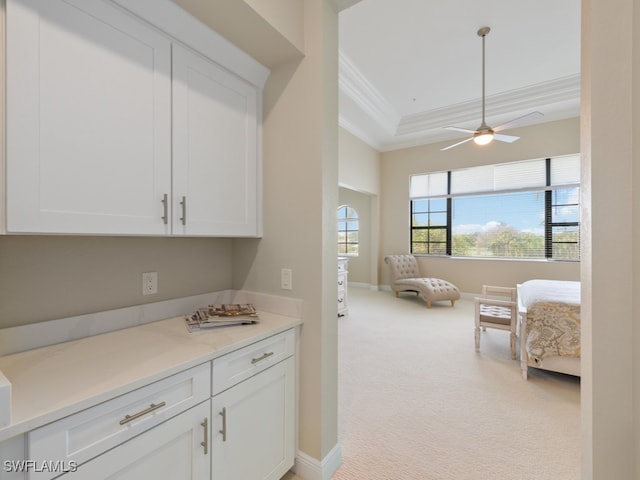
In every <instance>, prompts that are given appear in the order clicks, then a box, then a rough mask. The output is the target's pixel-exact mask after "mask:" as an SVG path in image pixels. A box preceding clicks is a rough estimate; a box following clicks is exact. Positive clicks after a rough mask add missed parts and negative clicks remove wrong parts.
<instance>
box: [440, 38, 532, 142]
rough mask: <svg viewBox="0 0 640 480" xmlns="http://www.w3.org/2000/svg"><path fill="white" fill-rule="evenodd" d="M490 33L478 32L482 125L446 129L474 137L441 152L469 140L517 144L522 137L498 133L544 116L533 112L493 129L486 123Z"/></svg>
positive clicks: (448, 127)
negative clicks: (486, 51) (487, 40)
mask: <svg viewBox="0 0 640 480" xmlns="http://www.w3.org/2000/svg"><path fill="white" fill-rule="evenodd" d="M490 31H491V28H489V27H482V28H480V29H479V30H478V32H477V33H478V36H479V37H481V38H482V123H481V124H480V127H478V129H477V130H469V129H466V128H460V127H454V126H447V127H444V128H447V129H449V130H456V131H459V132H465V133H471V134H472V135H473V136H472V137H470V138H467V139H465V140H462V141H460V142H458V143H454V144H453V145H449V146H448V147H444V148H442V149H440V150H441V151H445V150H449V149H450V148H453V147H457V146H458V145H462V144H463V143H467V142H468V141H469V140H473V142H474V143H475V144H476V145H488V144H489V143H491V142H492V141H493V140H494V139H495V140H498V141H500V142H506V143H512V142H515V141H516V140H518V139H519V138H520V137H516V136H514V135H504V134H498V133H497V132H499V131H501V130H506V129H507V128H513V127H515V126H517V125H523V124H525V123H527V122H530V121H533V120H535V119H536V118H540V117H542V116H543V115H542V113H540V112H531V113H528V114H526V115H523V116H521V117H518V118H514V119H513V120H510V121H508V122H507V123H504V124H502V125H500V126H499V127H495V128H492V127H490V126H488V125H487V123H486V122H485V73H484V70H485V59H484V40H485V37H486V36H487V35H488V34H489V32H490Z"/></svg>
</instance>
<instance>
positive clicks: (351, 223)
mask: <svg viewBox="0 0 640 480" xmlns="http://www.w3.org/2000/svg"><path fill="white" fill-rule="evenodd" d="M359 229H360V222H359V220H358V212H356V210H355V209H354V208H352V207H350V206H348V205H343V206H341V207H338V255H342V256H345V255H346V256H354V257H355V256H357V255H358V232H359Z"/></svg>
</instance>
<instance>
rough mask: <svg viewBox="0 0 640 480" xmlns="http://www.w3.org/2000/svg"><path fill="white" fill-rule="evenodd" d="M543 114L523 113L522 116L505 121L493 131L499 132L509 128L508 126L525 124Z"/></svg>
mask: <svg viewBox="0 0 640 480" xmlns="http://www.w3.org/2000/svg"><path fill="white" fill-rule="evenodd" d="M543 116H544V114H542V113H541V112H531V113H527V114H526V115H523V116H521V117H518V118H514V119H513V120H509V121H508V122H507V123H503V124H502V125H500V126H499V127H496V128H494V129H493V131H494V132H499V131H501V130H507V129H508V128H514V127H517V126H519V125H524V124H525V123H529V122H533V121H534V120H537V119H538V118H540V117H543Z"/></svg>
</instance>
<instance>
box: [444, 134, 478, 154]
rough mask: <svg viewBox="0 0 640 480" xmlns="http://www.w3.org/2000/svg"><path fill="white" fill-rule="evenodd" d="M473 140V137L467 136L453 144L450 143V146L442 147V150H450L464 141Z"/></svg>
mask: <svg viewBox="0 0 640 480" xmlns="http://www.w3.org/2000/svg"><path fill="white" fill-rule="evenodd" d="M470 140H473V137H469V138H466V139H464V140H462V141H461V142H458V143H454V144H453V145H449V146H448V147H444V148H441V149H440V151H441V152H444V151H445V150H449V149H450V148H453V147H457V146H458V145H462V144H463V143H467V142H468V141H470Z"/></svg>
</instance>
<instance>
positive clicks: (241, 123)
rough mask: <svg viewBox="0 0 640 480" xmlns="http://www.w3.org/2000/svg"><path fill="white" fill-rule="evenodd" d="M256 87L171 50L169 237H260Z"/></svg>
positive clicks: (204, 61) (180, 50) (207, 62)
mask: <svg viewBox="0 0 640 480" xmlns="http://www.w3.org/2000/svg"><path fill="white" fill-rule="evenodd" d="M257 99H258V94H257V89H256V87H254V86H253V85H251V84H249V83H247V82H245V81H244V80H242V79H241V78H239V77H237V76H235V75H233V74H231V73H229V72H227V71H225V70H224V69H222V68H221V67H220V66H218V65H217V64H215V63H214V62H212V61H210V60H208V59H206V58H204V57H202V56H200V55H197V54H196V53H193V52H191V51H189V50H186V49H185V48H182V47H180V46H178V45H174V46H173V196H174V206H173V212H174V213H173V225H174V228H173V232H174V233H176V234H185V235H234V236H255V235H257V233H258V232H257V227H258V225H257V214H258V206H257V201H258V163H257V161H258V145H257V131H258V130H257V128H258V123H257V110H258V103H257Z"/></svg>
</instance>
